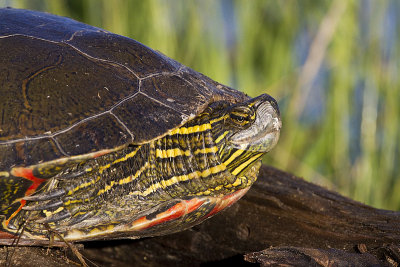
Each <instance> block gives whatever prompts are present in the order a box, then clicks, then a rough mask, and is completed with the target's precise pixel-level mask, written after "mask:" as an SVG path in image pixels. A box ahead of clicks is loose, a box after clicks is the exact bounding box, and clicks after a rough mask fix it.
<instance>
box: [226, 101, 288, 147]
mask: <svg viewBox="0 0 400 267" xmlns="http://www.w3.org/2000/svg"><path fill="white" fill-rule="evenodd" d="M258 98H260V99H255V100H256V103H255V105H254V107H255V108H256V119H255V121H254V122H253V124H252V125H251V126H250V127H249V128H247V129H245V130H241V131H239V132H237V133H235V134H234V135H233V136H232V137H231V138H230V142H229V143H230V145H231V146H232V147H234V148H236V149H242V150H249V151H255V152H264V153H266V152H268V151H270V150H271V149H272V148H273V147H274V146H275V145H276V144H277V142H278V140H279V135H280V130H281V127H282V121H281V118H280V116H279V109H278V105H277V103H276V101H275V99H273V98H272V97H270V96H268V95H262V96H260V97H258Z"/></svg>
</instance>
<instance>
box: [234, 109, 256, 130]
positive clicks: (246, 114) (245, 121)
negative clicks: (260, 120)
mask: <svg viewBox="0 0 400 267" xmlns="http://www.w3.org/2000/svg"><path fill="white" fill-rule="evenodd" d="M254 115H255V114H254V112H253V109H251V108H249V107H235V108H234V109H233V110H232V111H231V112H230V113H229V118H230V121H231V122H232V123H233V124H234V125H236V126H239V127H241V128H242V127H246V126H247V125H250V123H251V122H253V120H254V117H255V116H254Z"/></svg>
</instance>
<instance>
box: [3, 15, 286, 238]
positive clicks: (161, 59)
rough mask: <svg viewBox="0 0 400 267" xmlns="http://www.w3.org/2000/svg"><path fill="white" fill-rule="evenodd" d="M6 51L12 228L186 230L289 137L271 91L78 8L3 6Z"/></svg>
mask: <svg viewBox="0 0 400 267" xmlns="http://www.w3.org/2000/svg"><path fill="white" fill-rule="evenodd" d="M0 53H1V56H0V95H1V100H0V114H1V117H0V118H1V120H0V205H1V209H0V221H1V227H0V239H7V238H15V237H16V236H20V237H21V238H22V239H27V240H28V239H29V240H31V239H39V240H48V238H49V236H50V232H52V231H55V232H57V233H58V234H59V237H62V238H63V239H65V240H67V241H82V240H94V239H100V238H101V239H110V238H139V237H144V236H154V235H161V234H167V233H173V232H176V231H180V230H183V229H186V228H188V227H191V226H193V225H195V224H198V223H200V222H201V221H203V220H204V219H206V218H207V217H210V216H212V215H214V214H215V213H217V212H219V211H220V210H222V209H224V208H225V207H228V206H230V205H231V204H232V203H233V202H235V201H236V200H238V199H239V198H240V197H241V196H243V194H245V192H246V191H247V190H248V189H249V187H250V186H251V185H252V183H253V182H254V181H255V180H256V178H257V173H258V169H259V167H260V165H261V163H260V158H261V157H262V155H263V154H264V153H266V152H268V151H269V150H270V149H271V148H272V147H273V146H274V145H275V144H276V142H277V140H278V138H279V132H280V128H281V120H280V117H279V110H278V106H277V103H276V101H275V100H274V99H273V98H272V97H270V96H269V95H266V94H263V95H260V96H258V97H256V98H253V99H250V98H249V97H247V96H246V95H245V94H243V93H241V92H239V91H236V90H233V89H231V88H228V87H226V86H224V85H221V84H219V83H217V82H215V81H212V80H211V79H209V78H207V77H205V76H204V75H202V74H200V73H197V72H195V71H193V70H192V69H190V68H187V67H185V66H183V65H181V64H180V63H178V62H176V61H174V60H172V59H170V58H168V57H166V56H164V55H162V54H161V53H158V52H156V51H154V50H152V49H150V48H148V47H146V46H144V45H142V44H140V43H138V42H136V41H134V40H132V39H129V38H126V37H123V36H119V35H116V34H112V33H110V32H107V31H105V30H102V29H99V28H95V27H92V26H89V25H86V24H83V23H80V22H77V21H74V20H71V19H68V18H63V17H59V16H55V15H50V14H46V13H41V12H36V11H28V10H18V9H11V8H6V9H0ZM22 229H24V230H23V232H22V233H21V231H22Z"/></svg>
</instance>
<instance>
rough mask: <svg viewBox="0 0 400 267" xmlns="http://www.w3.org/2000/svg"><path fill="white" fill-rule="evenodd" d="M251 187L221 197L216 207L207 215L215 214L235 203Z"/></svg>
mask: <svg viewBox="0 0 400 267" xmlns="http://www.w3.org/2000/svg"><path fill="white" fill-rule="evenodd" d="M249 189H250V187H248V188H245V189H241V190H238V191H236V192H234V193H232V194H229V195H226V196H224V197H222V198H221V199H220V201H218V202H217V205H215V207H214V209H213V210H212V211H210V213H208V214H207V215H206V216H205V217H206V218H207V217H210V216H213V215H215V214H216V213H218V212H220V211H222V210H223V209H225V208H227V207H229V206H231V205H232V204H233V203H235V202H236V201H238V200H239V199H240V198H241V197H242V196H244V195H245V194H246V192H247V191H249Z"/></svg>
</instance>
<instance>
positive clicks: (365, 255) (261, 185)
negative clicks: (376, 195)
mask: <svg viewBox="0 0 400 267" xmlns="http://www.w3.org/2000/svg"><path fill="white" fill-rule="evenodd" d="M84 245H85V249H84V250H81V252H82V254H83V255H84V256H85V257H86V258H87V259H88V260H87V263H88V264H89V265H91V262H94V263H96V264H98V265H100V266H105V265H106V266H108V265H113V266H124V265H132V264H134V265H136V266H141V265H145V266H159V265H163V266H166V265H174V266H179V265H181V266H186V265H193V266H199V265H200V264H202V265H207V264H210V265H212V264H215V263H218V264H221V263H242V264H244V265H245V264H250V265H251V263H250V262H253V263H259V264H261V265H263V266H269V265H276V264H288V265H291V264H292V265H304V266H307V265H310V264H311V265H313V266H319V265H320V266H326V265H332V264H337V265H355V266H368V265H379V264H380V265H383V266H385V265H393V266H396V263H397V264H398V263H399V262H400V212H394V211H386V210H379V209H374V208H372V207H369V206H367V205H364V204H361V203H359V202H356V201H353V200H351V199H349V198H346V197H343V196H341V195H339V194H337V193H335V192H332V191H329V190H326V189H324V188H322V187H320V186H317V185H314V184H311V183H308V182H306V181H304V180H303V179H301V178H298V177H296V176H293V175H291V174H288V173H286V172H283V171H279V170H277V169H274V168H272V167H267V166H263V167H262V169H261V172H260V177H259V179H258V181H257V182H256V183H255V185H254V186H253V188H252V189H251V190H250V191H249V192H248V193H247V195H246V196H245V197H243V199H242V200H240V201H239V202H238V203H236V204H234V205H233V206H232V207H231V208H229V209H227V210H226V211H224V212H222V213H221V214H219V215H216V216H215V217H213V218H211V219H210V220H208V221H206V222H204V223H202V224H200V225H198V226H195V227H193V228H192V229H189V230H186V231H184V232H181V233H176V234H173V235H169V236H162V237H155V238H146V239H141V240H123V241H103V242H90V243H85V244H84ZM10 250H12V249H11V248H8V251H10ZM0 252H1V254H0V264H1V263H3V262H4V259H5V254H6V251H5V249H3V250H1V251H0ZM60 253H61V252H60V251H57V249H54V250H52V253H50V254H49V255H48V257H53V258H52V259H51V260H53V261H52V263H53V264H56V265H57V264H59V265H70V264H71V263H67V262H66V258H65V257H61V256H60V255H64V254H63V253H61V254H60ZM35 255H39V257H41V258H43V250H41V249H38V248H18V249H17V250H16V251H15V252H14V253H13V256H12V259H11V261H10V262H11V263H15V262H14V261H16V262H18V263H21V262H22V263H23V261H21V259H24V258H25V259H26V258H28V257H29V258H30V259H32V257H34V256H35ZM244 255H245V256H244ZM66 257H67V258H69V259H72V260H73V261H75V262H78V261H77V260H76V259H74V256H73V255H71V253H70V252H68V255H67V256H66ZM9 258H10V256H9ZM8 260H9V259H8ZM46 260H50V259H46ZM57 260H58V262H57ZM28 265H29V264H28ZM21 266H22V265H21Z"/></svg>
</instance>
